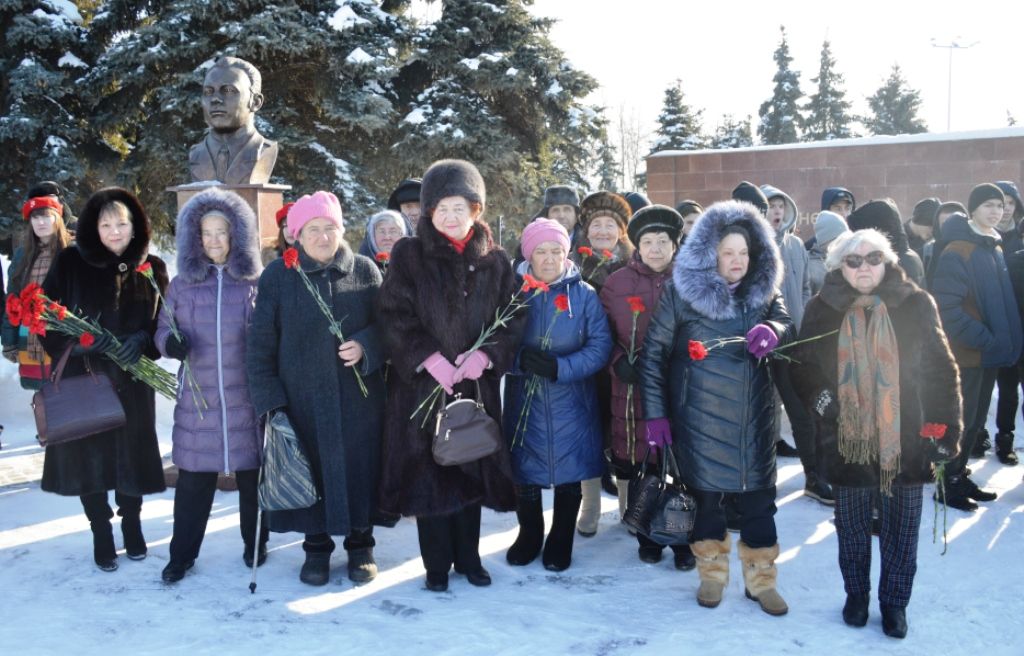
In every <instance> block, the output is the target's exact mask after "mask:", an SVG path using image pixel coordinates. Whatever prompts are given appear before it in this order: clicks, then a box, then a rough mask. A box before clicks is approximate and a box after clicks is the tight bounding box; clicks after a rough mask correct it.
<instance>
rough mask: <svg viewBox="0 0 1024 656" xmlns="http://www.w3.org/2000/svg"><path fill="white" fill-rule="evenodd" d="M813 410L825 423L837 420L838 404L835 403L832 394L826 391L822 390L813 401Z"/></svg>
mask: <svg viewBox="0 0 1024 656" xmlns="http://www.w3.org/2000/svg"><path fill="white" fill-rule="evenodd" d="M813 409H814V411H815V412H816V413H818V416H819V417H821V418H822V419H824V420H825V421H835V420H836V419H838V418H839V404H838V403H836V398H835V397H834V396H832V392H830V391H828V390H824V391H822V393H821V394H819V395H818V398H817V399H816V400H815V401H814V407H813Z"/></svg>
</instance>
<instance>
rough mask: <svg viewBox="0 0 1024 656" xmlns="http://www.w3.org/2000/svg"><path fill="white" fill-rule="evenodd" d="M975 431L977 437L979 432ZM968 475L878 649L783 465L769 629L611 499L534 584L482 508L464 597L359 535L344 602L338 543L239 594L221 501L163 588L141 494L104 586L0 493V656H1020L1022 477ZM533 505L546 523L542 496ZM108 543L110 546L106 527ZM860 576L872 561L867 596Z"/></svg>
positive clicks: (2, 412) (163, 554) (24, 413)
mask: <svg viewBox="0 0 1024 656" xmlns="http://www.w3.org/2000/svg"><path fill="white" fill-rule="evenodd" d="M4 266H5V264H4ZM5 268H6V266H5ZM29 398H30V395H29V393H28V392H25V391H23V390H21V389H20V387H19V386H18V383H17V379H16V374H15V370H14V367H13V366H12V365H10V364H8V363H6V362H3V363H0V423H2V424H4V425H6V430H5V431H4V433H3V436H2V439H3V444H4V448H3V450H2V451H0V470H2V469H3V468H9V467H21V466H24V463H26V462H27V461H29V460H30V459H31V458H32V457H33V455H37V454H38V452H39V449H38V447H37V446H35V441H34V438H33V436H34V432H35V431H34V426H33V423H32V419H31V414H30V410H29V407H28V402H29ZM993 407H994V406H993ZM158 414H159V425H158V431H159V434H160V435H161V437H162V442H161V446H162V447H163V449H164V451H165V452H169V450H170V442H169V435H170V417H171V407H170V404H168V403H166V402H164V401H162V400H161V401H159V405H158ZM989 424H990V427H989V428H990V430H991V431H992V432H993V434H994V432H995V427H994V425H992V418H991V417H990V422H989ZM1022 432H1024V431H1022ZM972 467H973V468H974V471H975V478H976V480H977V481H978V482H979V483H981V484H982V485H983V486H985V487H988V488H990V489H993V490H995V491H997V492H999V494H1000V497H999V500H998V501H996V502H994V503H990V504H984V505H983V506H982V509H981V510H980V511H979V512H977V513H976V514H974V515H970V516H968V515H966V514H963V513H959V512H957V511H950V514H949V552H948V553H947V554H946V555H945V556H942V555H940V552H941V551H942V545H941V535H940V538H939V543H938V544H933V543H932V526H933V522H932V504H931V502H930V501H926V505H925V516H924V521H923V523H922V534H921V543H920V552H919V557H918V563H919V570H918V576H917V581H916V586H915V591H914V597H913V600H912V602H911V605H910V608H909V611H908V621H909V624H910V634H909V635H908V637H907V639H906V640H904V641H895V640H892V639H889V638H887V637H885V636H884V635H883V634H882V632H881V623H880V620H879V614H878V609H877V604H876V603H873V605H872V609H871V613H872V615H871V619H870V622H869V624H868V626H867V627H866V628H863V629H852V628H849V627H847V626H845V625H844V624H843V622H842V619H841V617H840V609H841V607H842V603H843V599H844V593H843V587H842V579H841V577H840V574H839V570H838V567H837V564H836V539H835V531H834V528H833V526H832V523H831V518H832V512H831V510H830V509H828V508H825V507H824V506H821V505H819V504H818V503H816V502H814V501H811V500H809V499H807V498H806V497H803V496H802V494H801V492H802V489H803V475H802V473H801V471H800V467H799V464H798V463H797V461H796V460H782V461H781V467H780V468H779V494H778V506H779V513H778V516H777V521H778V526H779V537H780V542H781V545H782V550H783V552H782V557H781V559H780V563H779V569H780V575H779V589H780V591H781V592H782V594H783V595H784V597H785V598H786V600H787V601H788V603H789V605H790V612H789V615H787V616H785V617H783V618H773V617H769V616H768V615H766V614H764V613H763V612H761V611H760V610H759V609H758V607H757V605H756V604H755V603H753V602H751V601H748V600H747V599H745V598H744V597H743V586H742V578H741V574H740V571H739V563H738V560H737V559H736V555H735V552H734V553H733V560H732V563H733V571H732V574H733V575H732V580H731V582H730V584H729V587H728V589H727V591H726V597H725V601H724V602H723V603H722V605H721V606H720V607H719V608H717V609H714V610H708V609H704V608H700V607H699V606H697V603H696V602H695V600H694V595H695V591H696V588H697V574H696V572H677V571H675V570H674V569H673V568H672V564H671V556H670V555H668V557H667V558H666V560H665V561H663V562H662V563H660V564H657V565H647V564H643V563H641V562H640V561H639V560H638V559H637V557H636V542H635V540H634V539H633V538H632V537H630V536H629V535H628V534H627V533H626V532H625V530H624V529H623V528H622V527H621V525H620V524H619V523H618V511H617V505H616V501H615V500H614V499H613V498H611V497H609V496H606V497H605V498H604V500H603V509H604V511H605V512H604V515H603V516H602V518H601V526H600V530H599V532H598V534H597V536H596V537H593V538H590V539H584V538H580V537H577V538H576V548H575V551H574V554H573V555H574V560H573V566H572V567H571V568H570V569H569V570H568V571H566V572H564V573H561V574H552V573H549V572H547V571H545V570H544V569H543V567H542V566H541V565H540V563H539V561H538V562H536V563H534V564H532V565H530V566H528V567H524V568H513V567H510V566H509V565H507V564H506V563H505V558H504V554H505V550H506V549H507V548H508V546H509V545H510V544H511V543H512V541H513V540H514V539H515V535H516V519H515V515H514V514H512V513H510V514H500V515H499V514H495V513H491V512H486V511H485V514H484V519H483V536H484V537H483V539H482V542H481V551H482V553H483V555H484V564H485V566H486V567H487V568H488V569H489V570H490V572H491V574H492V576H493V578H494V584H493V585H492V586H491V587H490V588H482V589H481V588H474V587H472V586H470V585H469V584H468V583H467V582H466V581H465V579H464V578H463V577H461V576H458V575H455V574H454V573H453V574H452V577H451V585H450V589H449V591H448V592H447V593H443V594H435V593H432V592H428V591H426V590H425V589H424V587H423V569H422V564H421V562H420V559H419V552H418V546H417V538H416V527H415V524H414V522H413V521H412V520H408V519H405V520H402V521H401V522H400V523H399V524H398V526H397V527H395V528H394V529H378V530H377V531H376V536H377V548H376V555H377V561H378V564H379V566H380V569H381V574H380V576H379V577H378V578H377V579H376V580H375V581H373V582H372V583H370V584H368V585H364V586H361V587H355V586H353V585H352V584H351V583H350V582H349V581H348V579H347V578H346V577H345V555H344V551H343V550H342V549H341V548H340V544H339V548H338V550H337V551H336V552H335V556H334V559H333V566H334V571H333V572H332V580H331V582H330V584H328V585H327V586H325V587H323V588H312V587H309V586H306V585H304V584H302V583H300V582H299V580H298V571H299V567H300V566H301V564H302V561H303V553H302V550H301V546H300V543H301V536H299V535H296V534H287V535H281V534H274V535H272V536H271V542H270V547H271V551H270V556H269V558H268V560H267V563H266V565H264V566H263V567H262V568H260V570H259V587H258V589H257V590H256V593H255V594H250V593H249V590H248V587H247V585H248V582H249V572H248V570H247V569H246V568H245V567H244V565H243V564H242V559H241V554H242V542H241V538H240V537H239V535H238V528H237V527H238V513H237V510H238V506H237V496H236V494H234V493H222V492H218V494H217V498H216V500H215V504H214V509H213V516H212V517H211V519H210V525H209V528H208V531H207V537H206V541H205V543H204V545H203V550H202V554H201V556H200V558H199V560H198V561H197V563H196V567H195V569H194V570H193V571H192V572H190V573H189V575H188V576H187V577H186V578H185V579H184V580H183V581H181V582H180V583H178V584H176V585H173V586H166V585H164V584H163V583H162V582H161V581H160V571H161V570H162V569H163V567H164V565H166V563H167V544H168V542H169V540H170V535H171V523H172V522H171V517H172V500H173V491H170V490H169V491H168V492H166V493H164V494H160V495H154V496H150V497H147V498H146V501H145V503H144V505H143V529H144V532H145V534H146V537H147V539H148V541H149V547H150V552H149V557H148V558H147V559H146V560H144V561H141V562H133V561H129V560H128V559H127V558H123V557H122V558H120V565H121V567H120V569H119V570H118V571H116V572H114V573H105V572H101V571H99V570H98V569H96V567H95V566H94V565H93V563H92V542H91V535H90V533H89V527H88V523H87V522H86V520H85V518H84V516H83V515H82V511H81V506H80V504H79V502H78V500H77V499H75V498H63V497H58V496H55V495H51V494H45V493H43V492H41V491H40V490H39V487H38V482H30V483H26V484H17V485H8V486H6V487H0V653H2V654H10V655H19V656H20V655H22V654H55V653H68V652H72V651H73V652H76V653H82V654H95V653H105V654H121V653H125V654H128V653H130V654H157V653H166V654H181V653H188V652H191V653H194V654H204V653H213V652H218V653H230V654H235V653H240V654H260V653H262V654H279V653H302V654H318V653H325V654H356V653H366V652H367V651H372V653H378V654H380V653H383V654H421V653H431V654H530V655H533V654H579V655H583V654H601V655H604V654H689V653H701V654H733V655H736V654H749V653H753V654H758V655H771V654H815V655H817V654H829V655H830V656H839V655H842V654H863V653H877V654H914V655H919V654H923V653H937V654H938V653H941V654H943V655H944V656H949V655H956V654H985V655H986V656H996V655H1001V654H1007V655H1018V656H1019V655H1020V654H1024V646H1022V645H1021V644H1020V643H1019V642H1018V640H1019V639H1020V638H1019V636H1020V634H1021V630H1022V628H1024V601H1022V594H1021V593H1022V591H1024V567H1022V566H1021V549H1022V547H1024V516H1019V515H1021V513H1022V511H1024V485H1022V483H1021V476H1022V474H1024V467H1016V468H1007V467H1003V466H1001V465H999V464H998V463H997V462H996V461H995V459H994V457H991V456H990V457H989V458H987V459H985V460H983V461H975V462H972ZM927 493H928V494H930V490H928V491H927ZM545 503H546V507H547V508H548V509H549V510H548V515H547V518H548V522H549V523H550V518H551V516H550V504H551V499H550V496H547V497H546V498H545ZM941 518H942V516H941V513H940V515H939V522H940V526H939V528H940V531H941V521H942V519H941ZM115 536H116V540H117V542H118V544H120V535H119V532H118V531H117V530H116V527H115ZM666 554H668V552H667V551H666ZM877 576H878V563H877V550H876V558H875V563H874V576H873V580H874V581H876V582H877Z"/></svg>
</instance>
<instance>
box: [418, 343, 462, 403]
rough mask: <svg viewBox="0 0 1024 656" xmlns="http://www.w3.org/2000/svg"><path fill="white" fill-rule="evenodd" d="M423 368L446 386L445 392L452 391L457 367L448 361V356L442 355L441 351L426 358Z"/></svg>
mask: <svg viewBox="0 0 1024 656" xmlns="http://www.w3.org/2000/svg"><path fill="white" fill-rule="evenodd" d="M423 368H424V369H426V370H427V373H429V374H430V375H431V376H433V377H434V380H436V381H437V382H438V384H439V385H441V387H443V388H444V391H445V392H448V393H449V394H451V393H452V391H453V388H454V387H455V367H454V366H453V365H452V363H451V362H448V358H446V357H444V356H443V355H441V352H440V351H437V352H435V353H434V354H433V355H431V356H430V357H429V358H427V359H426V360H424V361H423Z"/></svg>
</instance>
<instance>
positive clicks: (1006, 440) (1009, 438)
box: [996, 433, 1017, 467]
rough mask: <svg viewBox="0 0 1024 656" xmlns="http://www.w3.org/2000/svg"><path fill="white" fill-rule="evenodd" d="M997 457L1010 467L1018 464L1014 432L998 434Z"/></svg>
mask: <svg viewBox="0 0 1024 656" xmlns="http://www.w3.org/2000/svg"><path fill="white" fill-rule="evenodd" d="M996 458H999V462H1001V463H1003V464H1004V465H1009V466H1010V467H1013V466H1014V465H1016V464H1017V454H1016V453H1014V451H1013V433H997V434H996Z"/></svg>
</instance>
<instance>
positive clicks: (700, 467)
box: [640, 201, 793, 492]
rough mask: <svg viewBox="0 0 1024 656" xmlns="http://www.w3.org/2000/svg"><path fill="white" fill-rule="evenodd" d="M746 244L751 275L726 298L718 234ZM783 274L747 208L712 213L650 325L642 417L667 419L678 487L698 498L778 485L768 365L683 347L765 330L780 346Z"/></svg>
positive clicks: (769, 238) (734, 347) (764, 229)
mask: <svg viewBox="0 0 1024 656" xmlns="http://www.w3.org/2000/svg"><path fill="white" fill-rule="evenodd" d="M731 224H738V225H740V226H741V227H743V228H744V229H746V231H747V233H748V234H749V235H750V236H751V242H752V243H751V244H750V246H751V248H750V267H749V269H748V272H747V275H746V276H745V277H744V278H743V280H742V281H741V283H740V286H739V288H738V289H736V291H735V292H734V293H733V292H730V291H729V288H728V285H727V283H726V282H725V280H724V279H723V278H722V277H721V276H720V275H718V272H717V247H718V242H719V241H720V234H721V230H722V228H723V227H725V226H727V225H731ZM781 275H782V264H781V260H780V259H779V251H778V248H777V246H776V244H775V239H774V235H773V234H772V230H771V228H770V227H769V226H768V223H767V221H765V220H764V218H763V217H761V216H760V215H759V214H757V213H756V210H754V209H753V207H752V206H750V205H749V204H748V203H738V202H735V201H729V202H726V203H716V204H715V205H713V206H712V207H710V208H708V211H707V212H705V213H704V215H703V216H701V218H700V219H698V220H697V224H696V225H695V226H694V228H693V232H691V233H690V236H689V238H688V239H687V240H686V244H685V245H684V246H683V248H682V250H681V251H680V253H679V255H678V256H677V257H676V262H675V264H674V265H673V272H672V282H671V285H670V286H669V287H668V288H667V289H666V290H665V292H664V293H663V294H662V295H661V299H660V301H659V303H658V308H657V310H655V312H654V316H653V317H652V318H651V325H650V327H649V328H648V329H647V337H646V338H645V340H644V350H643V352H642V354H641V358H640V371H641V375H642V378H643V382H642V386H643V402H644V416H645V418H646V419H648V420H651V419H656V418H660V417H667V418H668V419H669V421H670V423H671V428H672V437H673V445H672V446H673V449H674V451H675V455H676V460H677V462H678V463H679V467H680V469H681V474H682V477H683V481H684V482H685V483H686V484H687V485H689V486H691V487H693V488H694V489H698V490H705V491H717V492H746V491H750V490H762V489H766V488H770V487H772V486H774V485H775V437H774V435H775V430H774V429H775V421H776V420H775V392H774V389H773V383H772V378H771V373H770V367H769V366H768V361H767V360H760V361H759V360H757V359H755V358H754V356H752V355H750V353H748V352H747V349H746V344H745V343H734V344H728V345H725V346H722V347H719V348H714V349H712V350H710V351H709V352H708V355H707V357H706V358H704V359H703V360H699V361H695V360H692V359H691V358H690V355H689V348H688V347H689V342H690V340H697V341H701V342H705V343H706V342H708V341H709V340H713V339H719V338H730V337H743V336H744V335H746V333H747V331H749V330H750V329H751V328H753V327H754V326H755V325H757V324H759V323H764V324H767V325H768V326H769V327H771V328H772V330H774V331H775V333H776V334H777V335H778V336H779V340H780V343H785V342H787V341H789V340H790V338H791V335H792V332H793V322H792V320H791V319H790V318H789V315H788V314H787V313H786V307H785V303H784V302H783V300H782V294H781V293H780V292H779V288H778V284H779V280H780V279H781Z"/></svg>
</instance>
